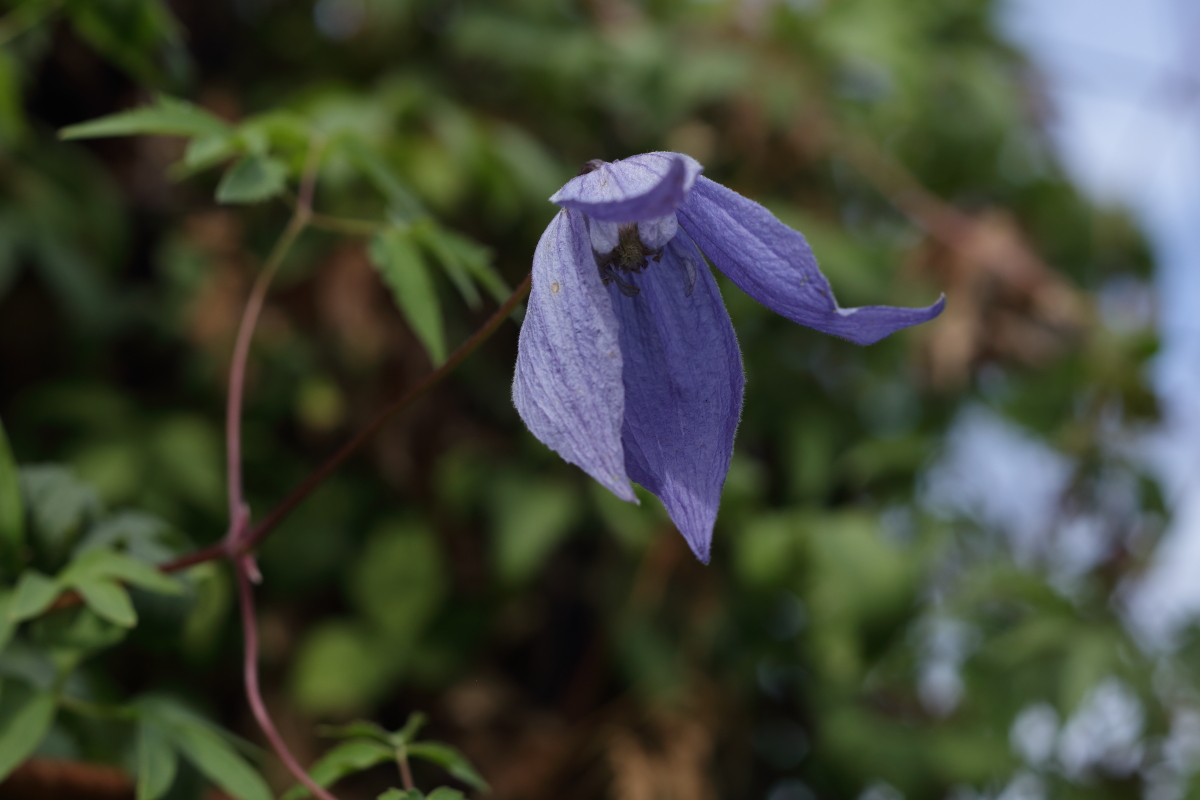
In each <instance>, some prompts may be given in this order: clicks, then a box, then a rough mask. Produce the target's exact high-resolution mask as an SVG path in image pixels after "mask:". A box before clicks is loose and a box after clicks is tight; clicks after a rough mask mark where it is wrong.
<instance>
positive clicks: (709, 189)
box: [679, 176, 946, 344]
mask: <svg viewBox="0 0 1200 800" xmlns="http://www.w3.org/2000/svg"><path fill="white" fill-rule="evenodd" d="M679 224H680V225H681V226H682V227H683V229H684V230H685V231H687V232H688V233H689V234H691V236H692V238H693V239H694V240H695V241H696V244H698V245H700V249H701V250H703V251H704V254H705V255H706V256H708V257H709V258H710V259H711V260H712V262H713V263H714V264H716V265H717V267H718V268H719V269H720V270H721V271H722V272H724V273H725V274H726V275H728V276H729V279H730V280H732V281H733V282H734V283H736V284H737V285H738V287H740V288H741V289H742V291H744V292H745V293H746V294H748V295H750V296H751V297H753V298H754V299H755V300H757V301H758V302H760V303H762V304H763V305H764V306H766V307H767V308H769V309H771V310H772V311H774V312H775V313H777V314H781V315H783V316H785V317H787V318H788V319H790V320H793V321H794V322H799V323H800V324H801V325H807V326H808V327H810V328H816V329H817V330H819V331H823V332H824V333H831V334H833V335H834V336H841V337H842V338H844V339H849V340H850V341H852V342H855V343H857V344H873V343H875V342H877V341H879V340H880V339H882V338H884V337H885V336H888V335H890V334H892V333H895V332H896V331H898V330H900V329H901V328H907V327H909V326H910V325H917V324H920V323H922V322H927V321H929V320H931V319H933V318H934V317H936V316H937V315H938V314H940V313H941V312H942V307H943V306H944V305H945V304H946V299H945V297H942V298H941V299H939V300H938V301H937V302H936V303H934V304H933V305H931V306H927V307H925V308H898V307H896V306H863V307H861V308H839V307H838V304H837V301H836V300H835V299H834V297H833V290H832V289H830V288H829V281H827V280H826V279H825V276H824V275H822V274H821V271H820V269H818V268H817V259H816V258H815V257H814V256H813V253H812V250H811V249H810V248H809V246H808V242H806V241H805V240H804V236H803V235H801V234H800V233H799V232H797V231H794V230H792V229H791V228H789V227H788V226H786V225H784V224H783V223H782V222H780V221H779V220H778V219H776V218H775V215H773V214H772V213H771V212H770V211H768V210H767V209H765V208H763V207H762V206H761V205H759V204H758V203H755V202H754V201H753V200H748V199H746V198H745V197H742V196H741V195H740V194H738V193H737V192H734V191H732V190H730V189H727V188H725V187H724V186H722V185H720V184H719V183H714V182H713V181H710V180H709V179H707V178H705V177H703V176H701V177H700V178H699V179H698V180H697V181H696V186H695V188H694V189H693V190H692V192H691V194H690V195H688V198H687V202H685V203H684V204H683V205H682V206H681V207H680V209H679Z"/></svg>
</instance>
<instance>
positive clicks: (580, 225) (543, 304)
mask: <svg viewBox="0 0 1200 800" xmlns="http://www.w3.org/2000/svg"><path fill="white" fill-rule="evenodd" d="M617 326H618V324H617V318H616V315H615V314H614V313H613V307H612V301H611V300H610V299H609V296H608V291H607V290H606V289H605V288H604V284H603V283H602V282H601V280H600V273H599V272H598V271H597V268H596V260H595V257H594V256H593V255H592V246H591V243H590V242H589V240H588V231H587V221H586V220H585V219H584V218H583V215H582V214H580V213H579V212H578V211H568V210H563V211H560V212H559V213H558V214H555V216H554V220H553V221H552V222H551V223H550V225H549V226H548V227H547V228H546V232H545V233H543V234H542V238H541V241H539V242H538V246H537V250H536V251H535V252H534V254H533V289H532V291H531V292H530V294H529V307H528V310H527V311H526V314H525V321H524V323H522V325H521V337H520V341H519V343H518V345H517V370H516V374H515V375H514V376H513V404H514V405H516V407H517V412H518V413H519V414H520V415H521V419H522V420H524V421H525V425H526V426H527V427H528V428H529V430H530V432H531V433H533V435H534V436H536V437H537V438H538V439H540V440H541V441H542V443H543V444H545V445H546V446H547V447H549V448H550V449H552V450H554V451H555V452H557V453H558V454H559V455H560V456H562V457H563V458H564V459H565V460H567V461H569V462H571V463H572V464H576V465H578V466H580V467H582V468H583V470H584V471H585V472H587V474H589V475H591V476H592V477H593V478H595V479H596V480H597V481H599V482H600V483H601V484H602V485H603V486H604V487H605V488H607V489H609V490H610V491H612V493H613V494H615V495H616V496H617V497H619V498H621V499H622V500H628V501H630V502H635V503H636V502H637V496H636V495H634V493H633V487H632V486H630V485H629V479H628V478H627V477H626V475H625V453H624V448H623V446H622V444H621V420H622V417H623V415H624V411H625V389H624V387H623V385H622V381H621V362H622V359H621V348H620V343H619V341H618V338H617Z"/></svg>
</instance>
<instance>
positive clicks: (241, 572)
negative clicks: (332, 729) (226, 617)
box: [233, 556, 337, 800]
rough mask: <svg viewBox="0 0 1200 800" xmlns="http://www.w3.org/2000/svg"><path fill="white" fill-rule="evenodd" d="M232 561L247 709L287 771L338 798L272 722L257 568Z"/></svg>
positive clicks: (329, 798)
mask: <svg viewBox="0 0 1200 800" xmlns="http://www.w3.org/2000/svg"><path fill="white" fill-rule="evenodd" d="M233 562H234V571H235V572H236V573H237V583H238V602H239V604H240V605H241V607H242V636H243V638H244V639H245V642H246V645H245V658H244V661H243V663H242V677H243V680H244V681H245V683H246V700H247V701H248V702H249V703H250V710H251V711H252V712H253V713H254V719H256V720H257V721H258V727H260V728H262V732H263V734H265V735H266V737H267V741H269V742H270V743H271V749H272V750H274V751H275V755H277V756H279V760H280V761H282V762H283V765H284V766H285V767H287V768H288V772H290V773H292V775H294V776H295V778H296V780H298V781H300V783H302V784H304V785H305V786H306V787H307V788H308V790H309V791H310V792H312V793H313V795H314V796H316V797H319V798H320V799H321V800H337V798H335V797H334V796H333V795H332V794H330V793H329V792H327V791H326V790H325V789H323V788H322V787H321V786H320V785H318V784H317V782H316V781H314V780H313V779H312V778H310V777H309V775H308V773H307V772H305V771H304V767H302V766H300V762H298V761H297V760H296V757H295V756H293V755H292V751H291V750H289V749H288V746H287V744H286V743H284V741H283V737H282V736H280V735H279V731H278V730H277V729H276V728H275V723H274V722H272V721H271V715H270V714H268V713H267V705H266V703H264V702H263V699H262V692H261V691H260V690H259V687H258V619H257V617H256V616H255V613H254V587H253V586H252V585H251V581H252V575H253V574H254V573H255V572H256V571H257V570H256V569H255V568H254V567H253V566H252V565H253V560H252V559H251V557H250V556H240V557H238V558H234V559H233Z"/></svg>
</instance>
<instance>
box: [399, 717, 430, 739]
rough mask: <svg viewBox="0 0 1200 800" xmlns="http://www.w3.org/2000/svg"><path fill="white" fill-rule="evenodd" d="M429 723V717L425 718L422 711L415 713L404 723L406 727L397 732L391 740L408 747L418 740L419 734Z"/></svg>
mask: <svg viewBox="0 0 1200 800" xmlns="http://www.w3.org/2000/svg"><path fill="white" fill-rule="evenodd" d="M428 721H429V717H427V716H425V714H423V713H422V712H420V711H414V712H412V713H411V714H409V715H408V719H406V720H405V721H404V727H403V728H401V729H400V730H398V731H396V732H395V733H394V734H392V736H391V740H392V742H393V743H394V744H396V745H407V744H409V743H411V742H412V740H413V739H415V738H417V734H418V733H419V732H420V730H421V728H424V727H425V723H426V722H428Z"/></svg>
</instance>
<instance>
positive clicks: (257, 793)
mask: <svg viewBox="0 0 1200 800" xmlns="http://www.w3.org/2000/svg"><path fill="white" fill-rule="evenodd" d="M170 736H171V739H172V741H173V742H174V744H175V746H176V747H177V748H179V751H180V752H181V753H183V755H184V757H185V758H187V760H188V761H190V762H192V764H193V765H194V766H195V767H196V769H198V770H200V772H202V773H203V774H204V776H205V777H206V778H208V779H209V780H210V781H212V782H213V783H214V784H216V785H217V786H219V787H220V788H221V789H223V790H224V791H225V792H226V793H228V794H229V795H232V796H233V797H235V798H237V800H272V796H271V790H270V789H268V788H267V784H266V781H264V780H263V779H262V776H261V775H259V774H258V772H257V771H256V770H255V769H254V768H253V767H252V766H250V764H249V762H247V761H246V759H244V758H242V757H241V756H240V755H239V754H238V753H237V751H236V750H234V749H233V747H232V746H231V745H230V744H229V743H228V742H226V741H225V740H224V739H222V738H221V736H220V735H218V734H217V733H214V732H213V731H212V730H211V729H209V728H208V727H207V726H201V725H179V726H176V727H175V728H174V729H173V730H171V731H170Z"/></svg>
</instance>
